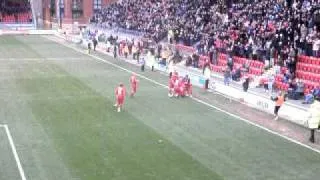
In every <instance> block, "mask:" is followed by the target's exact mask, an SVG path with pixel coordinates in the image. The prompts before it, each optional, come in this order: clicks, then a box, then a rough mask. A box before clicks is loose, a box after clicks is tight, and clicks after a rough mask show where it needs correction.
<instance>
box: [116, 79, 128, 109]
mask: <svg viewBox="0 0 320 180" xmlns="http://www.w3.org/2000/svg"><path fill="white" fill-rule="evenodd" d="M115 95H116V104H115V105H114V106H116V107H117V110H118V112H120V111H121V108H122V106H123V104H124V99H125V97H126V89H125V87H124V86H123V84H122V83H120V85H119V86H118V87H117V88H116V90H115Z"/></svg>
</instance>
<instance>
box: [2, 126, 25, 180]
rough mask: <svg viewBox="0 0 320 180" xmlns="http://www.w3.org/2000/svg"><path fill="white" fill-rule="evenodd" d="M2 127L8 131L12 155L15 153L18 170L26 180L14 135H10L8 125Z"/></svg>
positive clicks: (22, 179) (22, 178)
mask: <svg viewBox="0 0 320 180" xmlns="http://www.w3.org/2000/svg"><path fill="white" fill-rule="evenodd" d="M0 127H4V129H5V131H6V134H7V136H8V140H9V143H10V146H11V149H12V153H13V156H14V159H15V160H16V163H17V166H18V170H19V173H20V177H21V180H26V179H27V178H26V176H25V174H24V170H23V168H22V165H21V161H20V158H19V155H18V153H17V149H16V146H15V145H14V142H13V138H12V135H11V133H10V130H9V127H8V125H0Z"/></svg>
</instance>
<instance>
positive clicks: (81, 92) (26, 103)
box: [0, 36, 320, 180]
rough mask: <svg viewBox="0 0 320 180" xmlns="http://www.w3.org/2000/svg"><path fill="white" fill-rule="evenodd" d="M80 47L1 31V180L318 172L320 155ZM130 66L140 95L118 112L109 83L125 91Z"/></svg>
mask: <svg viewBox="0 0 320 180" xmlns="http://www.w3.org/2000/svg"><path fill="white" fill-rule="evenodd" d="M70 46H72V47H74V48H77V49H78V47H76V46H74V45H70ZM81 52H84V50H83V49H79V51H77V50H75V49H73V48H69V47H66V46H63V45H61V44H58V43H56V42H53V41H51V40H49V39H47V38H45V37H40V36H0V180H222V179H225V180H313V179H319V177H320V154H319V153H318V152H315V151H312V150H311V149H308V148H306V147H303V146H301V145H299V144H296V143H293V142H291V141H288V140H287V139H284V138H282V137H280V136H277V135H274V134H272V133H269V132H267V131H265V130H263V129H261V128H258V127H256V126H252V125H251V124H248V123H246V122H244V121H242V120H240V119H239V118H236V117H234V116H230V114H227V113H224V112H222V111H219V110H216V109H214V108H212V107H210V105H208V104H207V103H202V102H199V101H195V100H194V99H190V98H181V99H175V98H168V96H167V89H166V88H164V85H166V84H167V81H168V79H167V77H166V76H164V75H161V74H160V73H157V72H156V73H152V72H149V71H147V72H144V73H141V72H139V68H138V67H135V66H133V65H130V64H128V63H125V62H123V61H120V60H115V59H113V58H111V57H109V56H107V55H103V54H99V53H96V54H95V55H94V56H89V55H86V54H84V53H81ZM95 57H99V58H101V59H103V60H105V61H101V59H100V60H99V59H97V58H95ZM108 62H111V63H112V64H110V63H108ZM131 72H137V73H139V74H141V76H140V77H138V78H139V80H140V83H139V89H138V94H137V95H136V97H134V98H129V97H127V99H126V103H125V107H124V110H123V112H121V113H117V112H116V109H115V108H114V107H113V104H114V101H115V100H114V89H115V87H116V86H117V85H118V84H119V83H120V82H123V83H124V84H125V85H126V86H127V89H128V90H129V86H128V85H129V77H130V75H131ZM146 77H147V78H146ZM195 91H196V92H199V93H200V92H201V90H200V89H195ZM203 95H204V96H205V95H206V94H203ZM208 96H210V95H209V94H208ZM221 103H230V102H228V101H227V100H224V99H223V98H221ZM229 105H230V106H232V105H233V104H232V103H230V104H229Z"/></svg>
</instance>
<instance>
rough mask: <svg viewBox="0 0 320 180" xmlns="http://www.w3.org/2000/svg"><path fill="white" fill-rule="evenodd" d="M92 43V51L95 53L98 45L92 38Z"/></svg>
mask: <svg viewBox="0 0 320 180" xmlns="http://www.w3.org/2000/svg"><path fill="white" fill-rule="evenodd" d="M92 43H93V51H96V47H97V45H98V41H97V39H96V38H93V40H92Z"/></svg>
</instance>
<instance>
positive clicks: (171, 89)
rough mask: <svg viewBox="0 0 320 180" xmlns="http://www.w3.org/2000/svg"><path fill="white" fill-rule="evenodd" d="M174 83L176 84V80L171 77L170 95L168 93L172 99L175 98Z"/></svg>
mask: <svg viewBox="0 0 320 180" xmlns="http://www.w3.org/2000/svg"><path fill="white" fill-rule="evenodd" d="M174 83H175V81H174V79H173V78H172V77H171V78H170V79H169V93H168V96H169V97H172V96H173V91H174Z"/></svg>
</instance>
